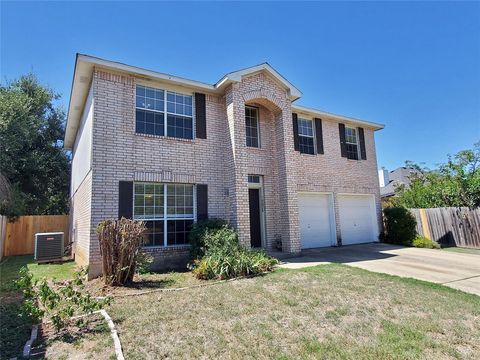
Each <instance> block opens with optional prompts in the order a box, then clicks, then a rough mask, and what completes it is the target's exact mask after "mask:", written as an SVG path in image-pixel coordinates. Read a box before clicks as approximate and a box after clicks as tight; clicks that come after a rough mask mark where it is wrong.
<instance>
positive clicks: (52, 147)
mask: <svg viewBox="0 0 480 360" xmlns="http://www.w3.org/2000/svg"><path fill="white" fill-rule="evenodd" d="M58 98H59V95H58V94H56V93H54V92H53V90H52V89H50V88H48V87H46V86H43V85H41V84H40V83H39V81H38V80H37V78H36V77H35V75H33V74H28V75H24V76H21V77H20V78H19V79H17V80H14V81H12V82H9V83H7V84H6V85H5V86H3V85H2V86H0V173H1V174H2V175H3V177H4V178H5V179H6V180H7V181H8V183H9V184H10V186H9V187H10V191H9V196H8V198H7V199H4V200H3V201H2V203H0V213H2V214H4V215H8V216H18V215H41V214H65V213H67V212H68V189H69V181H70V159H69V157H68V154H67V153H66V151H65V150H64V149H63V143H62V139H63V135H64V128H65V112H64V111H63V110H61V109H59V108H58V107H56V106H55V105H54V101H56V100H58Z"/></svg>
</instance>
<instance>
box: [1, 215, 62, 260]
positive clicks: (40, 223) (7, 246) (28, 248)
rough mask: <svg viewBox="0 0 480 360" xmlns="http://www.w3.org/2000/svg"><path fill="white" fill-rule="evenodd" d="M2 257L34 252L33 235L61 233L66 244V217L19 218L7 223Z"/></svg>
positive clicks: (35, 216) (40, 216)
mask: <svg viewBox="0 0 480 360" xmlns="http://www.w3.org/2000/svg"><path fill="white" fill-rule="evenodd" d="M5 232H6V234H5V235H6V236H5V242H4V244H3V255H4V256H13V255H29V254H33V253H34V251H35V234H36V233H44V232H63V233H64V234H65V244H67V242H68V215H34V216H20V217H18V218H17V219H16V220H15V222H7V226H6V231H5Z"/></svg>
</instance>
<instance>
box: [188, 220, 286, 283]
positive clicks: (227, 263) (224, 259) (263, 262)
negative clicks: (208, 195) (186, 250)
mask: <svg viewBox="0 0 480 360" xmlns="http://www.w3.org/2000/svg"><path fill="white" fill-rule="evenodd" d="M190 239H191V241H192V240H194V241H195V244H196V245H195V246H196V248H197V249H196V250H195V251H194V255H195V256H196V257H194V265H193V268H194V269H193V273H194V274H195V276H197V278H199V279H204V280H208V279H231V278H234V277H238V276H246V275H256V274H260V273H263V272H267V271H271V270H273V268H274V266H275V265H276V264H277V263H278V261H277V259H275V258H272V257H270V256H268V255H267V254H265V252H263V251H258V250H252V249H247V248H245V247H243V246H241V245H240V244H239V243H238V235H237V232H236V231H235V230H234V229H232V228H230V227H228V226H227V225H226V223H225V222H224V221H223V220H213V221H209V222H207V223H204V224H200V226H199V229H196V234H195V235H194V239H192V238H190Z"/></svg>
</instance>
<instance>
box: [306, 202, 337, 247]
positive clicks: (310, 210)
mask: <svg viewBox="0 0 480 360" xmlns="http://www.w3.org/2000/svg"><path fill="white" fill-rule="evenodd" d="M298 213H299V220H300V243H301V245H302V249H309V248H317V247H324V246H332V245H334V243H335V242H336V240H335V230H334V228H335V226H334V222H333V218H334V214H333V203H332V196H331V195H330V194H318V193H300V194H298Z"/></svg>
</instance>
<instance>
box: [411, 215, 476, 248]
mask: <svg viewBox="0 0 480 360" xmlns="http://www.w3.org/2000/svg"><path fill="white" fill-rule="evenodd" d="M410 211H411V213H412V214H413V215H414V216H415V219H416V220H417V233H419V234H420V235H423V236H425V237H426V238H428V239H430V240H434V241H436V242H438V243H439V244H440V245H442V246H460V247H469V248H480V209H469V208H466V207H461V208H453V207H450V208H435V209H410Z"/></svg>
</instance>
